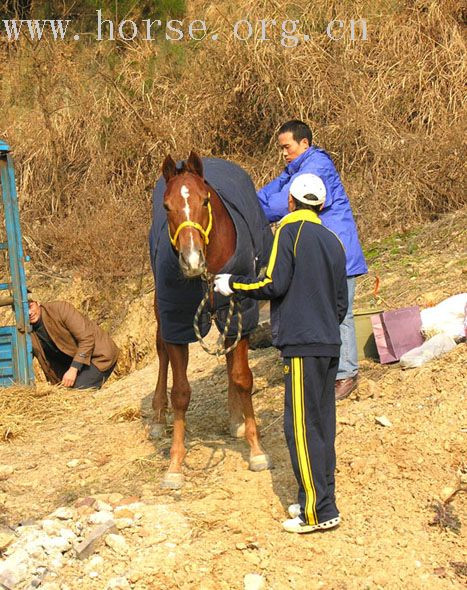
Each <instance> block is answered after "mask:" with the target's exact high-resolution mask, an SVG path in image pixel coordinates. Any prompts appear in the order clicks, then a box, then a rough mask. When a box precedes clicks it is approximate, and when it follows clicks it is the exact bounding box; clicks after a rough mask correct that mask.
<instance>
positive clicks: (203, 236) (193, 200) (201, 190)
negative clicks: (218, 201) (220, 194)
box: [162, 152, 212, 278]
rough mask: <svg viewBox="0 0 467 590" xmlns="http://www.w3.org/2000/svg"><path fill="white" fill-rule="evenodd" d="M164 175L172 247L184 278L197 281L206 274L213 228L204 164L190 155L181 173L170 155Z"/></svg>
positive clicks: (192, 153) (163, 168) (193, 155)
mask: <svg viewBox="0 0 467 590" xmlns="http://www.w3.org/2000/svg"><path fill="white" fill-rule="evenodd" d="M162 174H163V175H164V178H165V181H166V183H167V188H166V191H165V194H164V208H165V209H166V211H167V221H168V224H169V236H170V240H171V242H172V246H173V247H174V248H175V250H177V252H178V259H179V262H180V268H181V269H182V272H183V274H184V275H185V276H186V277H187V278H193V277H198V276H200V275H202V274H203V272H204V271H205V270H206V256H205V254H206V246H207V245H208V243H209V233H210V231H211V228H212V211H211V203H210V194H209V188H208V186H207V184H206V183H205V182H204V178H203V163H202V162H201V158H200V157H199V156H198V155H197V154H195V153H194V152H191V153H190V156H189V158H188V160H187V161H186V162H185V163H184V165H183V167H182V168H181V169H180V170H178V169H177V167H176V164H175V161H174V160H173V158H172V157H171V156H170V155H168V156H167V157H166V158H165V160H164V163H163V164H162Z"/></svg>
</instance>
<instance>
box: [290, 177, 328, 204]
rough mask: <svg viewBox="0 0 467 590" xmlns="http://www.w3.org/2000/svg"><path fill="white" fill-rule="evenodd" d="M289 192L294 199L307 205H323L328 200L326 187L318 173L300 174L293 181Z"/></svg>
mask: <svg viewBox="0 0 467 590" xmlns="http://www.w3.org/2000/svg"><path fill="white" fill-rule="evenodd" d="M289 192H290V194H291V195H292V197H294V199H297V201H301V202H302V203H305V204H306V205H323V203H324V201H325V200H326V187H325V186H324V182H323V181H322V180H321V178H320V177H319V176H316V174H300V176H297V178H295V180H293V181H292V184H291V185H290V189H289ZM310 197H315V198H310Z"/></svg>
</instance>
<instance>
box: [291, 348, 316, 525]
mask: <svg viewBox="0 0 467 590" xmlns="http://www.w3.org/2000/svg"><path fill="white" fill-rule="evenodd" d="M304 394H305V391H304V386H303V359H302V358H301V357H293V358H292V411H293V423H294V433H295V447H296V451H297V458H298V465H299V468H300V475H301V478H302V483H303V487H304V489H305V495H306V506H305V516H306V519H307V522H308V523H309V524H318V517H317V515H316V490H315V486H314V483H313V475H312V472H311V463H310V457H309V454H308V447H307V441H306V423H305V395H304Z"/></svg>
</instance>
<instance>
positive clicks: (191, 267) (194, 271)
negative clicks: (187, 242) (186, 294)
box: [178, 250, 206, 279]
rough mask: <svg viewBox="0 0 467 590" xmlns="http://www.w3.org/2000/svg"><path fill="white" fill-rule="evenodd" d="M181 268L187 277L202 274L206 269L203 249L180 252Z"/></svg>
mask: <svg viewBox="0 0 467 590" xmlns="http://www.w3.org/2000/svg"><path fill="white" fill-rule="evenodd" d="M178 261H179V263H180V268H181V269H182V272H183V275H184V276H185V277H186V278H187V279H193V278H195V277H199V276H201V275H202V274H203V273H204V272H205V270H206V259H205V258H204V254H203V252H202V250H191V251H190V252H189V253H184V252H182V251H181V252H180V254H179V256H178Z"/></svg>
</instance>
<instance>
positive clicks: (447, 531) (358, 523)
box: [0, 215, 467, 590]
mask: <svg viewBox="0 0 467 590" xmlns="http://www.w3.org/2000/svg"><path fill="white" fill-rule="evenodd" d="M465 220H466V216H465V215H464V216H461V217H460V218H459V216H457V217H454V216H447V217H446V218H444V219H443V220H441V221H439V222H436V223H435V224H433V225H432V227H429V228H425V229H424V230H420V232H418V233H411V234H409V235H407V236H403V237H400V238H394V239H393V241H392V242H391V243H389V242H388V241H384V242H381V243H379V244H376V245H375V246H374V249H373V251H372V252H373V254H372V255H371V259H372V267H371V268H372V270H371V276H370V278H369V279H364V280H363V281H362V282H361V285H360V288H359V294H358V305H360V306H361V307H368V306H369V305H371V304H384V303H387V304H395V305H397V306H400V305H408V304H412V303H414V302H417V301H418V302H420V303H421V304H425V305H426V304H428V303H431V304H432V303H437V302H438V301H440V300H442V299H444V298H445V297H447V296H449V295H452V294H455V293H457V292H460V291H461V290H462V289H463V290H465V283H466V281H465V277H466V274H465V268H466V264H465V261H466V252H465V246H464V245H463V244H464V243H465V229H464V228H465ZM445 236H449V240H447V239H445ZM376 274H378V275H379V276H380V279H381V289H380V293H379V296H380V298H381V299H380V300H379V301H376V299H375V297H374V295H373V294H372V290H373V280H372V278H371V277H374V276H375V275H376ZM412 277H415V278H412ZM147 297H150V295H148V296H147ZM135 313H136V311H135ZM153 328H154V325H153V322H151V323H148V328H147V329H148V330H149V331H151V330H153ZM190 354H191V358H190V368H189V376H190V382H191V384H192V388H193V394H192V402H191V405H190V409H189V413H188V417H187V419H188V430H189V434H188V441H187V447H188V455H187V459H186V464H185V476H186V481H187V483H186V485H185V487H184V488H183V490H181V491H177V492H168V491H164V490H161V489H160V488H159V482H160V480H161V477H162V474H163V473H164V470H165V468H166V467H167V465H168V452H169V449H170V436H167V438H165V439H163V440H161V441H160V442H158V443H154V442H151V441H149V440H148V439H147V435H146V430H147V424H148V421H149V418H150V415H151V406H150V404H151V396H152V392H153V388H154V384H155V380H156V375H157V362H156V361H151V362H150V363H149V364H148V365H147V366H145V367H144V368H142V369H137V370H135V371H133V372H132V373H131V374H130V375H128V376H127V377H125V378H122V379H119V380H116V381H114V382H112V383H110V384H108V385H106V386H105V387H104V388H103V389H102V390H101V391H98V392H96V393H83V392H75V391H68V390H63V389H57V388H48V387H46V386H44V385H40V386H39V387H38V391H37V393H36V397H37V400H39V401H40V400H42V402H41V403H42V405H41V410H40V412H37V411H33V410H32V408H28V407H26V408H24V409H23V416H22V417H23V421H22V422H21V420H19V421H18V422H19V423H21V426H22V427H21V429H19V430H18V432H17V436H16V437H14V438H8V437H7V440H6V441H3V442H1V443H0V454H1V460H0V463H2V464H4V465H10V466H12V467H13V469H14V470H13V473H12V474H11V475H10V476H9V477H8V478H6V479H4V480H3V481H0V518H1V520H2V521H3V524H10V525H15V524H17V523H19V522H21V521H25V520H26V519H29V518H32V519H39V518H44V517H45V516H46V515H47V514H49V513H51V512H52V511H53V510H55V509H56V508H57V507H58V506H68V505H70V506H71V505H73V504H74V502H75V501H76V500H77V499H78V498H82V497H84V496H89V495H94V496H95V495H98V494H110V493H121V494H122V495H123V496H124V497H130V496H136V497H137V498H138V499H140V500H141V501H142V502H144V503H145V504H146V511H148V510H149V513H150V514H152V517H153V519H156V520H157V521H158V522H159V524H160V527H159V532H160V533H161V534H162V536H160V537H159V538H158V539H155V538H154V535H152V536H151V535H148V533H147V531H145V529H144V527H133V528H129V529H125V530H124V531H122V534H124V535H125V538H126V540H127V542H128V545H129V547H130V551H129V552H128V554H126V555H124V556H122V555H116V554H115V552H112V550H111V549H110V548H109V547H107V546H102V547H100V548H99V549H98V552H99V553H100V554H101V555H102V557H103V558H104V560H105V570H104V572H103V573H102V575H101V576H99V577H98V578H90V577H89V576H88V575H86V574H85V573H84V572H83V569H82V565H81V563H79V562H76V563H74V562H71V561H70V562H67V564H66V565H65V567H63V568H62V570H61V573H60V577H59V579H58V582H59V583H62V584H66V586H64V587H67V588H71V589H73V590H74V589H78V588H79V589H84V590H87V589H98V590H100V589H103V588H105V587H106V579H108V578H109V577H111V576H115V575H117V576H127V577H128V579H129V580H130V584H131V587H132V588H135V589H137V590H143V589H158V588H161V589H176V588H180V589H200V590H203V589H204V590H214V589H218V588H221V589H240V588H243V578H244V576H245V575H246V574H249V573H259V574H261V575H262V576H263V577H264V580H265V583H266V586H265V587H266V588H272V589H277V590H282V589H288V588H291V589H297V590H301V589H314V588H324V589H336V590H347V589H348V590H352V589H359V590H360V589H365V588H368V589H373V588H375V589H378V588H390V589H392V588H394V589H398V588H404V589H406V588H410V589H418V588H430V589H431V588H433V589H437V588H440V589H447V588H463V587H465V583H466V581H467V564H466V562H467V556H466V544H465V526H466V523H467V512H466V494H465V478H466V468H467V464H466V462H465V461H466V459H465V439H466V435H467V434H466V433H467V428H466V427H467V410H466V408H467V405H466V397H467V396H466V394H467V362H466V361H467V351H466V345H465V344H460V345H458V346H457V348H456V349H455V350H454V351H452V352H451V353H449V354H448V355H446V356H444V357H443V358H441V359H439V360H437V361H434V362H430V363H428V364H426V365H425V366H423V367H421V368H419V369H413V370H408V371H402V370H401V369H400V368H399V366H398V365H394V366H381V365H379V364H377V363H375V362H373V361H369V360H366V361H363V362H362V364H361V371H360V375H361V379H360V385H359V388H358V390H357V391H356V392H354V393H353V394H352V396H351V397H350V398H349V399H347V400H344V401H343V402H340V403H339V404H338V409H337V420H338V434H337V441H336V444H337V458H338V471H337V484H336V493H337V502H338V507H339V509H340V511H341V517H342V521H341V525H340V526H339V527H338V528H337V529H335V530H332V531H326V532H322V533H314V534H311V535H293V534H288V533H286V532H284V531H282V529H281V526H280V523H281V521H282V520H284V519H285V518H286V515H285V509H286V507H287V505H288V504H290V503H291V502H294V501H295V490H296V484H295V481H294V478H293V474H292V470H291V467H290V464H289V458H288V453H287V449H286V445H285V440H284V436H283V431H282V412H283V410H282V404H283V388H282V371H281V362H280V359H279V357H278V354H277V352H276V351H275V350H274V349H272V348H269V349H264V350H256V351H251V353H250V358H251V367H252V370H253V374H254V377H255V384H256V394H255V396H254V404H255V409H256V413H257V418H258V422H259V425H260V429H261V432H262V439H263V444H264V448H265V450H266V451H267V452H268V453H269V454H270V455H271V457H272V459H273V461H274V465H275V468H274V469H273V470H271V471H268V472H261V473H252V472H250V471H248V469H247V456H248V453H247V446H246V443H245V442H244V441H243V440H234V439H232V438H230V436H229V435H228V427H227V422H228V421H227V410H226V391H227V382H226V375H225V368H224V363H223V362H222V361H221V362H220V363H219V362H218V361H217V360H216V359H215V358H212V357H209V356H208V355H207V354H206V353H205V352H203V351H202V350H201V348H200V347H199V346H198V345H193V346H192V347H191V352H190ZM2 395H8V393H7V392H6V393H2ZM40 396H42V398H41V397H40ZM381 416H385V417H386V418H387V419H388V420H389V422H390V425H388V426H382V425H380V424H379V423H378V422H377V421H376V420H375V418H377V417H381ZM20 418H21V417H20ZM25 419H27V422H25ZM169 434H170V433H169ZM73 460H77V461H74V463H72V464H73V465H74V466H72V467H70V466H67V464H69V463H70V461H73ZM461 480H462V481H463V482H464V484H463V487H464V489H463V490H460V491H459V492H458V493H456V494H455V495H454V496H452V494H453V492H454V491H455V490H457V489H458V488H459V487H461V485H462V484H461ZM450 496H451V498H450V500H449V501H448V502H446V500H447V499H448V498H449V497H450ZM151 511H152V512H151ZM148 518H149V517H148Z"/></svg>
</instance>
